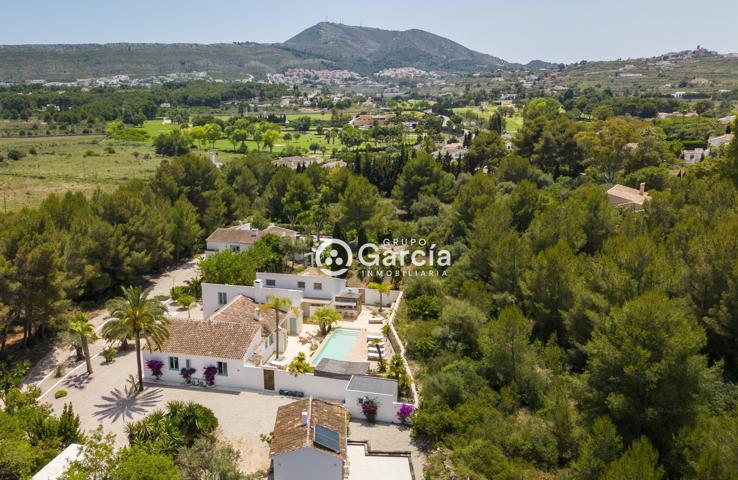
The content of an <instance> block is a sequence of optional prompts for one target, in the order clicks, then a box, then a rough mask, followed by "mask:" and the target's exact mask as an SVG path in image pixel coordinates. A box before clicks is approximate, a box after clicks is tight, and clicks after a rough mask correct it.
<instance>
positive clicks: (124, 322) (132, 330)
mask: <svg viewBox="0 0 738 480" xmlns="http://www.w3.org/2000/svg"><path fill="white" fill-rule="evenodd" d="M122 291H123V295H122V296H120V297H116V298H113V299H112V300H110V301H108V303H107V304H106V305H105V306H106V307H107V309H108V312H109V313H110V316H111V317H113V319H112V320H110V321H109V322H108V323H106V324H105V326H104V327H103V330H102V334H103V337H105V338H106V339H108V340H115V339H123V338H129V337H133V338H134V339H135V340H136V364H137V366H138V390H139V391H141V390H143V367H142V366H141V338H143V339H144V340H146V346H147V347H148V349H149V351H151V350H152V345H153V346H154V347H156V349H160V348H161V345H162V344H163V343H164V341H166V339H167V338H169V319H168V318H166V317H165V316H164V313H165V312H166V309H165V308H164V305H162V304H161V302H159V301H158V300H155V299H153V298H149V294H150V293H151V289H147V290H141V288H140V287H135V286H130V287H128V288H125V287H123V288H122Z"/></svg>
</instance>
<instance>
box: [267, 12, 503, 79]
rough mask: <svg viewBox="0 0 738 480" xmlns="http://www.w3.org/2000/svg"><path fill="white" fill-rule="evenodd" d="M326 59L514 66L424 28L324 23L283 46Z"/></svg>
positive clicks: (360, 67) (384, 64)
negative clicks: (405, 28) (388, 27)
mask: <svg viewBox="0 0 738 480" xmlns="http://www.w3.org/2000/svg"><path fill="white" fill-rule="evenodd" d="M281 46H282V47H283V48H285V49H287V50H289V51H291V52H295V53H302V54H307V55H311V56H314V57H319V58H324V59H326V60H329V61H331V62H334V64H335V65H336V66H337V67H340V68H347V69H350V70H356V71H359V72H362V73H373V72H376V71H378V70H381V69H383V68H392V67H415V68H420V69H423V70H450V71H472V70H479V69H486V68H490V67H492V68H497V67H510V66H513V65H512V64H510V63H509V62H506V61H505V60H502V59H501V58H497V57H493V56H491V55H487V54H484V53H479V52H475V51H473V50H470V49H468V48H466V47H464V46H463V45H460V44H458V43H456V42H454V41H451V40H448V39H446V38H443V37H440V36H438V35H434V34H432V33H429V32H425V31H423V30H415V29H413V30H406V31H391V30H381V29H378V28H369V27H355V26H349V25H341V24H336V23H327V22H322V23H318V24H317V25H314V26H312V27H310V28H308V29H307V30H304V31H302V32H301V33H299V34H297V35H295V36H294V37H292V38H291V39H289V40H287V41H286V42H285V43H283V44H282V45H281Z"/></svg>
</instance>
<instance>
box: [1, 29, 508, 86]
mask: <svg viewBox="0 0 738 480" xmlns="http://www.w3.org/2000/svg"><path fill="white" fill-rule="evenodd" d="M517 66H518V65H516V64H511V63H508V62H506V61H504V60H502V59H500V58H497V57H493V56H491V55H487V54H484V53H479V52H475V51H473V50H470V49H468V48H466V47H464V46H463V45H460V44H458V43H456V42H453V41H451V40H448V39H446V38H443V37H440V36H438V35H434V34H432V33H428V32H425V31H423V30H406V31H391V30H382V29H379V28H367V27H354V26H348V25H341V24H336V23H319V24H317V25H314V26H312V27H310V28H308V29H306V30H304V31H303V32H301V33H299V34H297V35H295V36H294V37H292V38H290V39H289V40H287V41H286V42H284V43H277V44H259V43H251V42H246V43H217V44H208V45H206V44H197V43H173V44H162V43H110V44H80V45H6V46H0V81H15V82H17V81H23V80H32V79H45V80H73V79H77V78H87V77H100V76H106V75H114V74H128V75H133V76H147V75H162V74H167V73H179V72H193V71H203V70H206V71H208V72H211V73H213V74H217V75H224V76H226V77H239V76H244V75H245V74H247V73H250V74H264V73H274V72H282V71H284V70H287V69H289V68H295V67H303V68H315V69H319V68H337V69H347V70H353V71H357V72H360V73H363V74H371V73H375V72H377V71H379V70H382V69H384V68H391V67H415V68H419V69H422V70H440V71H448V72H473V71H479V70H489V69H497V68H515V67H517Z"/></svg>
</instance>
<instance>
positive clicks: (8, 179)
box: [0, 135, 161, 211]
mask: <svg viewBox="0 0 738 480" xmlns="http://www.w3.org/2000/svg"><path fill="white" fill-rule="evenodd" d="M12 151H16V152H19V153H20V154H21V155H22V157H21V158H20V159H18V160H13V159H11V158H9V154H10V155H11V156H12V155H13V154H12V153H10V152H12ZM34 152H35V153H34ZM0 155H2V156H3V159H4V160H3V161H2V162H0V192H1V194H0V208H2V209H3V210H5V209H7V211H12V210H17V209H20V208H23V207H33V206H36V205H38V204H39V203H41V201H42V200H43V199H44V198H45V197H46V196H47V195H49V194H50V193H58V194H63V193H64V192H66V191H67V190H71V191H77V192H83V193H85V194H89V193H92V192H93V191H94V190H95V189H97V188H102V189H103V190H112V189H114V188H115V186H117V185H118V184H120V183H122V182H124V181H126V180H131V179H139V178H141V179H142V178H148V177H149V176H151V175H152V174H153V172H154V171H155V170H156V167H157V166H158V165H159V162H160V161H161V157H158V156H156V155H155V154H154V152H153V148H152V147H151V145H149V144H148V143H126V144H121V143H109V142H107V141H105V140H104V137H102V136H92V135H90V136H64V137H45V138H12V139H11V138H0Z"/></svg>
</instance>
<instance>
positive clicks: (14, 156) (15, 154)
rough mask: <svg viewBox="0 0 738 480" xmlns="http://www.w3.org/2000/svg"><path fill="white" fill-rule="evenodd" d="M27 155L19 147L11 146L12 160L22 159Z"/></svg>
mask: <svg viewBox="0 0 738 480" xmlns="http://www.w3.org/2000/svg"><path fill="white" fill-rule="evenodd" d="M25 156H26V154H25V153H23V152H22V151H20V150H18V149H15V148H11V149H10V150H8V158H9V159H11V160H20V159H21V158H23V157H25Z"/></svg>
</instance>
